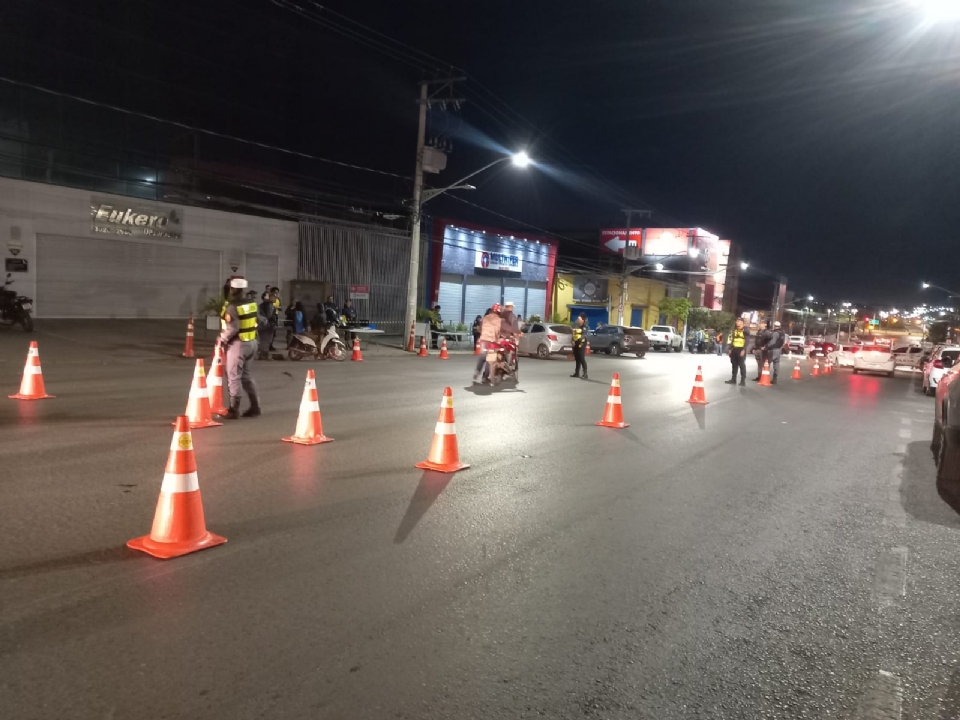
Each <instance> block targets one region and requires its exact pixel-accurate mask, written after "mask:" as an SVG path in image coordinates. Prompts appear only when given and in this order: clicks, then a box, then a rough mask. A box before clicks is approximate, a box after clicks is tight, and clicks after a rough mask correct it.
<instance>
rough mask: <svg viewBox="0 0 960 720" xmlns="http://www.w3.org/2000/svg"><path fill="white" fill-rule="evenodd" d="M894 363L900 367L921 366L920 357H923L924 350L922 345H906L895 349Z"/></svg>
mask: <svg viewBox="0 0 960 720" xmlns="http://www.w3.org/2000/svg"><path fill="white" fill-rule="evenodd" d="M892 355H893V359H894V362H895V363H896V364H897V365H898V366H903V365H905V366H907V367H911V368H915V367H918V366H919V365H920V357H921V356H922V355H923V348H922V347H921V346H920V345H904V346H903V347H898V348H894V349H893V351H892Z"/></svg>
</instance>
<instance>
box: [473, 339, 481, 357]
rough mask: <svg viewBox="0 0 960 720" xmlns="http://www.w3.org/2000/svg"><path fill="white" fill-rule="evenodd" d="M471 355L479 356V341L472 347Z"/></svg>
mask: <svg viewBox="0 0 960 720" xmlns="http://www.w3.org/2000/svg"><path fill="white" fill-rule="evenodd" d="M473 354H474V355H479V354H480V341H479V340H477V344H476V345H474V346H473Z"/></svg>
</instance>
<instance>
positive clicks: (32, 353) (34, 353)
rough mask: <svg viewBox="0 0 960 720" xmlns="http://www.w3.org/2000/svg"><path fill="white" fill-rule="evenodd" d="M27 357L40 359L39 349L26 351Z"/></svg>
mask: <svg viewBox="0 0 960 720" xmlns="http://www.w3.org/2000/svg"><path fill="white" fill-rule="evenodd" d="M27 357H40V349H39V348H30V349H29V350H27Z"/></svg>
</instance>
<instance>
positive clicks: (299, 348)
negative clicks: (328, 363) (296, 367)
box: [287, 323, 347, 362]
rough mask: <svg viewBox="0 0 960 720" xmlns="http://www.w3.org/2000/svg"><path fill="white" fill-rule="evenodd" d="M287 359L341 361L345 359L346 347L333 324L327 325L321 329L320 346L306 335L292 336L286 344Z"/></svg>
mask: <svg viewBox="0 0 960 720" xmlns="http://www.w3.org/2000/svg"><path fill="white" fill-rule="evenodd" d="M287 357H288V358H289V359H290V360H302V359H303V358H305V357H311V358H314V359H315V360H336V361H338V362H339V361H342V360H345V359H346V357H347V346H346V345H344V344H343V340H341V339H340V336H339V335H338V334H337V327H336V325H334V324H333V323H327V325H325V326H324V329H323V337H322V338H320V345H319V346H318V345H317V342H316V340H315V339H314V338H313V337H312V336H310V335H307V334H306V333H302V334H297V335H293V336H291V338H290V342H288V343H287Z"/></svg>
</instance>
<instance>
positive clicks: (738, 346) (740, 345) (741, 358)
mask: <svg viewBox="0 0 960 720" xmlns="http://www.w3.org/2000/svg"><path fill="white" fill-rule="evenodd" d="M748 337H750V331H749V330H747V329H745V328H744V327H743V318H737V323H736V327H734V329H733V332H732V333H730V364H731V365H732V366H733V377H732V378H730V379H729V380H727V385H736V384H737V370H738V369H739V370H740V384H741V385H746V384H747V338H748Z"/></svg>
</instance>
